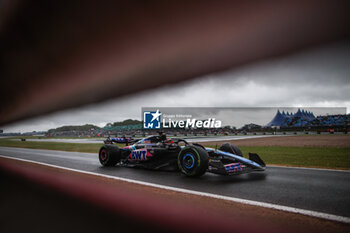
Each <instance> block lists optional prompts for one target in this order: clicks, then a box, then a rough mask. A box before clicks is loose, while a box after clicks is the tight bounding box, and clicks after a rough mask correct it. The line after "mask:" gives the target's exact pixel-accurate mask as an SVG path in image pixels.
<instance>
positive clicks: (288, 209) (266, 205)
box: [0, 155, 350, 224]
mask: <svg viewBox="0 0 350 233" xmlns="http://www.w3.org/2000/svg"><path fill="white" fill-rule="evenodd" d="M0 157H3V158H7V159H13V160H19V161H24V162H30V163H35V164H40V165H45V166H48V167H53V168H59V169H64V170H67V171H73V172H79V173H83V174H88V175H95V176H101V177H105V178H110V179H115V180H120V181H125V182H129V183H134V184H140V185H145V186H150V187H155V188H160V189H165V190H170V191H175V192H181V193H186V194H193V195H198V196H203V197H211V198H216V199H221V200H227V201H232V202H237V203H242V204H246V205H253V206H259V207H264V208H269V209H275V210H282V211H286V212H290V213H296V214H302V215H306V216H311V217H316V218H321V219H326V220H331V221H337V222H342V223H347V224H350V218H348V217H344V216H338V215H333V214H327V213H322V212H317V211H312V210H305V209H299V208H294V207H289V206H283V205H277V204H271V203H266V202H259V201H251V200H247V199H242V198H236V197H228V196H222V195H217V194H213V193H205V192H199V191H193V190H189V189H182V188H175V187H171V186H166V185H160V184H154V183H149V182H144V181H137V180H131V179H127V178H121V177H116V176H110V175H104V174H99V173H94V172H87V171H82V170H77V169H72V168H67V167H61V166H56V165H52V164H47V163H42V162H37V161H32V160H27V159H20V158H14V157H10V156H5V155H0Z"/></svg>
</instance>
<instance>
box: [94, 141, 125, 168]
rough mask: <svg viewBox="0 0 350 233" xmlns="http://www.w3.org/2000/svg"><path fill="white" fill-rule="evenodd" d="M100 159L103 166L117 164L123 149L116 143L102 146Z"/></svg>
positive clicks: (99, 154)
mask: <svg viewBox="0 0 350 233" xmlns="http://www.w3.org/2000/svg"><path fill="white" fill-rule="evenodd" d="M98 159H99V160H100V163H101V164H102V165H103V166H106V167H110V166H115V165H116V164H117V163H118V162H119V161H120V159H121V151H120V149H119V148H118V146H116V145H103V146H101V148H100V150H99V153H98Z"/></svg>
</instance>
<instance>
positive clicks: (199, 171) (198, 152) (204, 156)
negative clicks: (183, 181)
mask: <svg viewBox="0 0 350 233" xmlns="http://www.w3.org/2000/svg"><path fill="white" fill-rule="evenodd" d="M177 162H178V166H179V169H180V171H181V172H182V173H183V174H185V175H186V176H202V175H203V174H204V173H205V172H206V170H207V169H208V163H209V155H208V152H207V151H206V150H205V149H203V148H202V147H199V146H193V145H191V146H186V147H184V148H183V149H182V150H181V151H180V152H179V155H178V159H177Z"/></svg>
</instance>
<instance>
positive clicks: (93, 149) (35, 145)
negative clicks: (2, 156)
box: [0, 139, 125, 153]
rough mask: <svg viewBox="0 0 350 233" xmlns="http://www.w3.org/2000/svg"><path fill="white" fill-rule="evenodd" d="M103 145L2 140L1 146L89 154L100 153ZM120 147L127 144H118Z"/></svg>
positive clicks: (0, 141) (0, 140)
mask: <svg viewBox="0 0 350 233" xmlns="http://www.w3.org/2000/svg"><path fill="white" fill-rule="evenodd" d="M102 145H103V143H61V142H31V141H24V142H22V141H12V140H5V139H0V146H8V147H21V148H30V149H46V150H62V151H76V152H87V153H98V151H99V149H100V147H101V146H102ZM117 145H118V146H119V147H122V146H125V144H117Z"/></svg>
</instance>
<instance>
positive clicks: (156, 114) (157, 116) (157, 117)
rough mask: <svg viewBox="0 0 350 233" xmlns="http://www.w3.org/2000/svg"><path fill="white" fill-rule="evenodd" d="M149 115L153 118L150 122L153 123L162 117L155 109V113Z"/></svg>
mask: <svg viewBox="0 0 350 233" xmlns="http://www.w3.org/2000/svg"><path fill="white" fill-rule="evenodd" d="M151 114H152V116H153V118H152V120H151V122H152V121H154V120H155V119H157V121H158V120H159V117H160V116H161V115H162V113H160V112H159V109H157V111H156V112H155V113H151Z"/></svg>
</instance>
